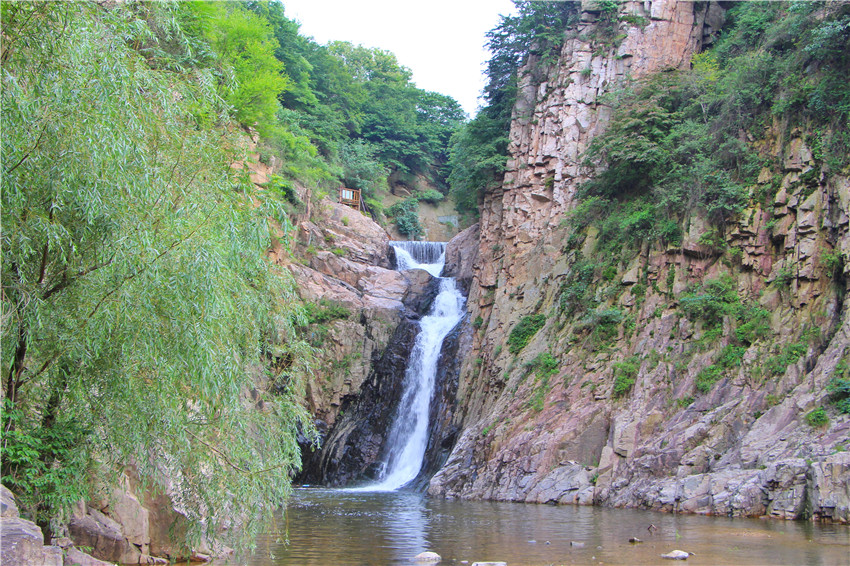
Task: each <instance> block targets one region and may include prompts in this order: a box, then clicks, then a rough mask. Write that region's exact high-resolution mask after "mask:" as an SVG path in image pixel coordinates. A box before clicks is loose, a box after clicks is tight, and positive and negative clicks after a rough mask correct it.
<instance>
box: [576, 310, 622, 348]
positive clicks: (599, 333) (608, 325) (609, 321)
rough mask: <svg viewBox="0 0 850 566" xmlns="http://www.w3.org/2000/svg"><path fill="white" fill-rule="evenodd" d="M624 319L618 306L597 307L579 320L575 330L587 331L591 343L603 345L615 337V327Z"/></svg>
mask: <svg viewBox="0 0 850 566" xmlns="http://www.w3.org/2000/svg"><path fill="white" fill-rule="evenodd" d="M624 320H625V316H624V315H623V311H621V310H620V309H618V308H597V309H596V310H593V311H590V312H588V313H587V314H586V315H585V316H584V317H583V318H582V319H581V320H580V321H579V324H578V327H577V330H579V331H589V332H590V339H591V342H592V344H593V345H594V346H603V345H606V344H608V343H610V342H611V341H612V340H614V338H616V337H617V333H618V330H617V329H618V327H619V326H620V324H621V323H622V322H623V321H624Z"/></svg>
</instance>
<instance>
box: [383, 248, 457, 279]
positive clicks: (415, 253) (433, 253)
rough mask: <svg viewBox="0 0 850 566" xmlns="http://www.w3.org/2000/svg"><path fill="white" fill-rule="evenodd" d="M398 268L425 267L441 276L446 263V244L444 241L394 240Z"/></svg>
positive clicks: (402, 269)
mask: <svg viewBox="0 0 850 566" xmlns="http://www.w3.org/2000/svg"><path fill="white" fill-rule="evenodd" d="M391 245H392V247H393V249H394V250H395V258H396V269H398V270H399V271H404V270H406V269H424V270H425V271H427V272H428V273H430V274H431V275H433V276H434V277H439V276H440V273H442V271H443V265H444V264H445V263H446V244H444V243H442V242H405V241H401V242H392V244H391Z"/></svg>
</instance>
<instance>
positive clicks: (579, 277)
mask: <svg viewBox="0 0 850 566" xmlns="http://www.w3.org/2000/svg"><path fill="white" fill-rule="evenodd" d="M595 269H596V264H595V263H594V262H592V261H590V260H587V259H584V258H580V259H579V260H578V261H576V262H575V263H574V264H573V266H572V269H571V270H570V272H569V275H568V276H567V279H566V280H565V281H564V283H563V284H562V285H561V290H560V298H559V299H558V305H559V307H560V309H561V312H563V313H564V314H566V315H571V314H573V313H576V312H583V311H585V310H588V309H590V308H594V307H595V306H596V305H595V303H594V302H593V300H592V299H591V298H589V297H588V291H589V289H590V287H591V285H592V283H593V274H594V271H595Z"/></svg>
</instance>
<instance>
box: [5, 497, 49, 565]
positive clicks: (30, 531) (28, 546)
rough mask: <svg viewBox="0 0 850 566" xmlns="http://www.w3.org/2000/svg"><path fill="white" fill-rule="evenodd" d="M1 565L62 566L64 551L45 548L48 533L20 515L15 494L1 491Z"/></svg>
mask: <svg viewBox="0 0 850 566" xmlns="http://www.w3.org/2000/svg"><path fill="white" fill-rule="evenodd" d="M0 500H2V517H3V520H2V521H0V564H4V565H5V564H9V565H12V564H14V565H15V566H62V549H61V548H59V547H58V546H45V545H44V534H43V533H42V532H41V529H40V528H39V527H38V525H36V524H35V523H33V522H32V521H27V520H26V519H22V518H21V517H20V516H19V512H18V506H17V504H15V498H14V496H13V495H12V492H11V491H9V490H8V489H6V487H5V486H3V487H2V488H0Z"/></svg>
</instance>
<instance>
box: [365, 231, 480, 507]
mask: <svg viewBox="0 0 850 566" xmlns="http://www.w3.org/2000/svg"><path fill="white" fill-rule="evenodd" d="M392 246H393V248H394V250H395V253H396V264H397V269H398V270H399V271H404V270H407V269H424V270H425V271H427V272H428V273H430V274H431V275H433V276H434V277H439V292H438V294H437V296H436V298H435V299H434V302H433V304H432V305H431V308H430V310H429V312H428V314H427V315H425V316H423V317H422V319H421V320H420V321H419V327H420V330H419V333H418V334H417V336H416V341H415V343H414V345H413V349H412V350H411V352H410V358H409V360H408V364H407V369H406V371H405V376H404V381H403V388H404V391H403V393H402V397H401V402H400V403H399V405H398V407H397V409H396V411H395V417H394V419H393V422H392V426H391V428H390V431H389V435H388V436H387V444H386V448H385V455H384V459H383V462H382V463H381V471H380V474H379V480H378V483H375V484H371V485H368V486H365V487H363V488H360V489H364V490H369V491H393V490H396V489H399V488H401V487H403V486H405V485H406V484H408V483H410V482H411V481H413V480H414V479H415V478H416V476H417V475H418V474H419V471H420V470H421V469H422V465H423V460H424V457H425V450H426V447H427V445H428V415H429V411H430V406H431V400H432V398H433V396H434V383H435V376H436V374H437V367H438V363H439V361H440V359H439V358H440V350H441V348H442V345H443V340H444V339H445V338H446V336H447V335H448V334H449V333H450V332H451V330H452V329H453V328H454V327H455V326H456V325H457V324H458V323H459V322H460V321H461V319H462V318H463V316H464V314H465V313H466V298H465V297H464V296H463V294H461V292H460V290H459V289H458V287H457V285H456V284H455V280H454V279H453V278H451V277H440V274H441V272H442V270H443V265H444V263H445V247H446V245H445V243H442V242H393V243H392Z"/></svg>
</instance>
